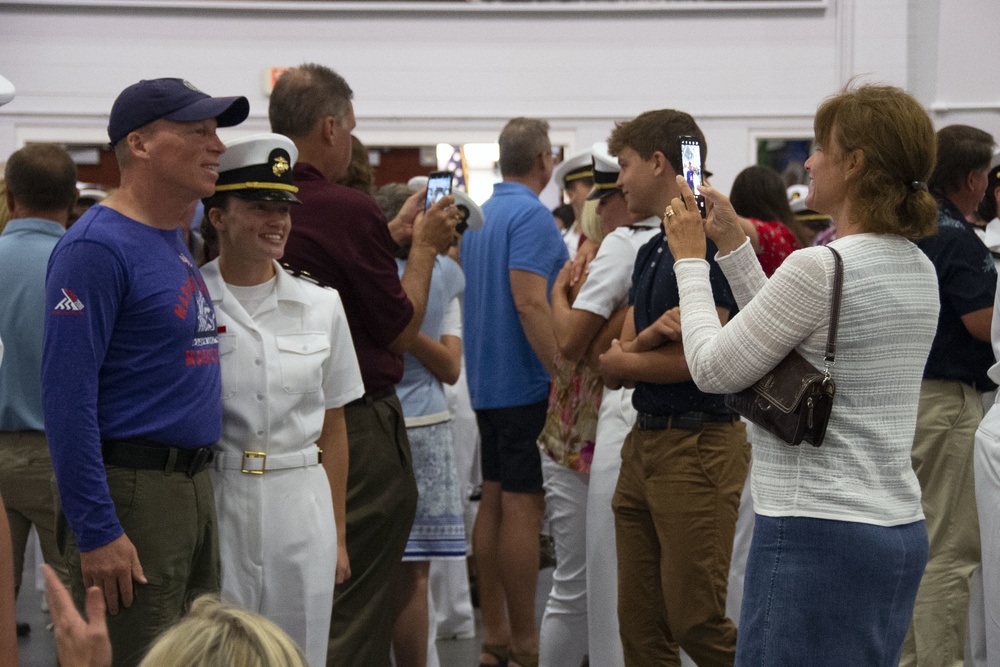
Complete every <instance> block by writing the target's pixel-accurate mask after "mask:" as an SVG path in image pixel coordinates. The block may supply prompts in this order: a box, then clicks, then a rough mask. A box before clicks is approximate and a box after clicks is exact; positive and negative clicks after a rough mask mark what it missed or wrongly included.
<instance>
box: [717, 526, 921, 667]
mask: <svg viewBox="0 0 1000 667" xmlns="http://www.w3.org/2000/svg"><path fill="white" fill-rule="evenodd" d="M926 563H927V530H926V528H925V527H924V522H923V521H917V522H915V523H910V524H906V525H902V526H892V527H883V526H873V525H870V524H864V523H854V522H848V521H829V520H825V519H809V518H804V517H777V518H775V517H767V516H761V515H759V514H758V515H757V516H756V524H755V525H754V531H753V540H752V542H751V544H750V555H749V557H748V559H747V569H746V583H745V588H744V592H743V609H742V611H741V613H740V628H739V637H738V640H737V645H736V665H737V666H738V667H739V666H741V665H742V666H744V667H750V666H753V667H758V666H761V667H764V666H766V667H780V666H781V665H794V666H796V667H804V666H806V665H810V666H813V665H831V666H833V665H837V666H838V667H839V666H841V665H866V666H868V667H895V666H896V665H898V664H899V653H900V647H901V646H902V644H903V638H904V637H905V636H906V629H907V627H908V626H909V624H910V617H911V616H912V614H913V601H914V599H915V598H916V595H917V588H918V586H919V585H920V578H921V576H922V575H923V572H924V565H925V564H926Z"/></svg>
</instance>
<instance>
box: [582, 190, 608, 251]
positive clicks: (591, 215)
mask: <svg viewBox="0 0 1000 667" xmlns="http://www.w3.org/2000/svg"><path fill="white" fill-rule="evenodd" d="M597 204H598V200H596V199H588V200H587V201H586V202H585V203H584V205H583V212H582V213H581V214H580V231H582V232H583V235H584V236H586V237H587V238H588V239H590V240H591V241H593V242H594V244H595V245H601V241H603V240H604V229H603V228H602V227H601V216H600V214H599V213H598V212H597Z"/></svg>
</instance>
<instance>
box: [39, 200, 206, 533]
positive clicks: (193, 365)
mask: <svg viewBox="0 0 1000 667" xmlns="http://www.w3.org/2000/svg"><path fill="white" fill-rule="evenodd" d="M45 292H46V298H45V310H46V314H45V340H44V347H43V355H42V407H43V410H44V414H45V429H46V435H47V437H48V441H49V449H50V450H51V452H52V464H53V467H54V469H55V473H56V480H57V482H58V484H59V494H60V501H61V503H62V508H63V511H64V513H65V514H66V518H67V520H68V521H69V524H70V527H71V528H72V529H73V532H74V534H75V535H76V539H77V542H78V544H79V547H80V549H81V551H87V550H90V549H94V548H96V547H99V546H103V545H104V544H107V543H108V542H110V541H111V540H114V539H116V538H117V537H118V536H119V535H121V534H122V529H121V525H120V524H119V523H118V519H117V517H116V515H115V508H114V504H113V503H112V502H111V498H110V496H109V494H108V486H107V479H106V477H105V472H104V464H103V461H102V458H101V441H102V440H120V439H126V438H141V439H143V440H148V441H151V442H154V443H160V444H163V445H168V446H172V447H186V448H193V447H204V446H207V445H212V444H214V443H215V442H216V441H217V440H218V439H219V436H220V435H221V431H222V389H221V387H222V382H221V376H220V374H219V348H218V332H217V328H216V322H215V311H214V310H213V308H212V300H211V298H210V297H209V295H208V290H207V289H206V287H205V282H204V281H203V280H202V278H201V274H200V273H199V272H198V269H197V267H196V266H195V264H194V260H193V259H192V258H191V254H190V253H189V252H188V249H187V246H186V245H185V243H184V237H183V235H182V234H181V231H180V230H179V229H173V230H163V229H156V228H153V227H150V226H148V225H144V224H142V223H139V222H137V221H135V220H132V219H131V218H128V217H126V216H124V215H122V214H121V213H118V212H117V211H115V210H113V209H110V208H107V207H104V206H100V205H98V206H94V207H92V208H91V209H90V210H89V211H87V213H86V214H84V216H83V217H81V218H80V220H78V221H77V222H76V224H74V225H73V226H72V227H71V228H70V229H69V231H67V232H66V234H65V235H64V236H63V237H62V239H61V240H60V241H59V243H58V245H56V248H55V250H53V252H52V256H51V258H50V259H49V266H48V274H47V276H46V281H45Z"/></svg>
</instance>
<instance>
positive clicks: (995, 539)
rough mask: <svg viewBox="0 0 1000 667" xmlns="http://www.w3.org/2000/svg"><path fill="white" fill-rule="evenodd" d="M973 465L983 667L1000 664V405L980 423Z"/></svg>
mask: <svg viewBox="0 0 1000 667" xmlns="http://www.w3.org/2000/svg"><path fill="white" fill-rule="evenodd" d="M973 465H974V470H975V485H976V506H977V509H978V511H979V533H980V540H981V542H982V553H983V562H982V576H983V597H984V599H985V600H986V601H987V602H986V604H985V610H984V611H985V617H986V633H985V634H986V664H988V665H1000V558H998V554H1000V405H994V406H993V407H992V408H990V411H989V412H988V413H987V414H986V417H985V418H984V419H983V421H982V422H981V423H980V424H979V429H978V430H977V431H976V449H975V454H974V461H973Z"/></svg>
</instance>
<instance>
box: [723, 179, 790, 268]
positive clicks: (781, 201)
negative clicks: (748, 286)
mask: <svg viewBox="0 0 1000 667" xmlns="http://www.w3.org/2000/svg"><path fill="white" fill-rule="evenodd" d="M729 198H730V200H731V201H732V204H733V208H734V209H735V210H736V212H737V213H738V214H739V215H740V216H742V217H744V218H747V219H748V222H749V224H747V223H744V227H745V229H744V231H745V232H746V233H747V236H749V237H750V242H751V244H753V247H754V250H755V251H757V259H758V260H759V261H760V266H761V268H762V269H764V273H765V274H766V275H767V276H768V277H770V276H771V274H772V273H774V272H775V271H776V270H777V268H778V267H779V266H780V265H781V263H782V262H783V261H785V258H786V257H788V256H789V255H790V254H792V252H793V251H795V250H798V249H799V248H801V247H803V246H804V245H809V243H808V242H807V241H804V240H803V239H802V238H799V237H800V234H798V233H797V232H800V231H803V232H804V230H800V229H799V226H800V225H801V223H799V222H798V221H797V220H796V219H795V215H794V214H793V213H792V209H791V208H790V207H789V205H788V198H787V195H786V193H785V185H784V183H783V182H782V180H781V175H779V174H778V172H776V171H775V170H774V169H771V168H770V167H762V166H753V167H747V168H746V169H744V170H743V171H741V172H740V173H739V175H738V176H737V177H736V180H735V181H733V189H732V191H731V192H730V194H729ZM751 226H752V228H753V231H752V232H751V229H750V227H751ZM803 238H806V236H803Z"/></svg>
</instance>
